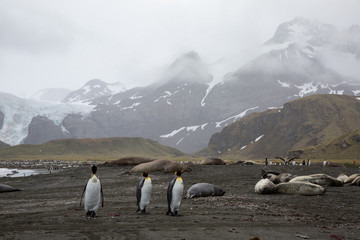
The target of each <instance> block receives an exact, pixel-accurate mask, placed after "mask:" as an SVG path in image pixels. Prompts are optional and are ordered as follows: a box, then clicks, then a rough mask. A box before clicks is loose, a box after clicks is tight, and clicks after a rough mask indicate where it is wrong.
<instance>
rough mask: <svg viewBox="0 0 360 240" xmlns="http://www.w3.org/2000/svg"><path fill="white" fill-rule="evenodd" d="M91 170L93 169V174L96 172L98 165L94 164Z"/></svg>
mask: <svg viewBox="0 0 360 240" xmlns="http://www.w3.org/2000/svg"><path fill="white" fill-rule="evenodd" d="M91 171H92V173H93V174H96V171H97V167H96V166H95V165H92V167H91Z"/></svg>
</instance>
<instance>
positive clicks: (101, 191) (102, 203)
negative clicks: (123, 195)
mask: <svg viewBox="0 0 360 240" xmlns="http://www.w3.org/2000/svg"><path fill="white" fill-rule="evenodd" d="M100 193H101V207H104V193H103V189H102V185H101V183H100Z"/></svg>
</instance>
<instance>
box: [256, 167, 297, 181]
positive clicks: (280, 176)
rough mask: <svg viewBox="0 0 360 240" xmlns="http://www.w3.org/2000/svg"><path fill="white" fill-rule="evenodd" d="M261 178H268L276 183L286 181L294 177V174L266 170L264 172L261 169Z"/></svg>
mask: <svg viewBox="0 0 360 240" xmlns="http://www.w3.org/2000/svg"><path fill="white" fill-rule="evenodd" d="M261 174H262V176H261V177H262V178H268V179H269V180H270V181H271V182H273V183H275V184H278V183H282V182H288V181H290V179H292V178H294V177H295V176H293V175H291V174H290V173H278V172H272V171H268V172H265V171H264V170H262V171H261Z"/></svg>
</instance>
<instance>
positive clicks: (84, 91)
mask: <svg viewBox="0 0 360 240" xmlns="http://www.w3.org/2000/svg"><path fill="white" fill-rule="evenodd" d="M124 91H125V87H124V85H123V84H121V83H119V82H117V83H106V82H104V81H101V80H99V79H93V80H90V81H88V82H87V83H86V84H85V85H84V86H83V87H82V88H80V89H78V90H76V91H73V92H71V93H69V94H68V95H67V96H66V97H65V98H64V99H63V100H62V102H63V103H89V102H91V101H92V100H94V99H96V98H99V97H103V96H110V95H113V94H116V93H119V92H124Z"/></svg>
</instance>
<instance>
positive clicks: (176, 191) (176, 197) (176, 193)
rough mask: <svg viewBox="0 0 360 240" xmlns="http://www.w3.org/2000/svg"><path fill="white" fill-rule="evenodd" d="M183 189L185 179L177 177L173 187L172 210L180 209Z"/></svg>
mask: <svg viewBox="0 0 360 240" xmlns="http://www.w3.org/2000/svg"><path fill="white" fill-rule="evenodd" d="M183 191H184V184H183V181H182V179H181V178H178V179H176V182H175V184H174V187H173V189H172V197H171V203H170V210H171V212H174V211H178V210H179V207H180V204H181V199H182V195H183Z"/></svg>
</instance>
